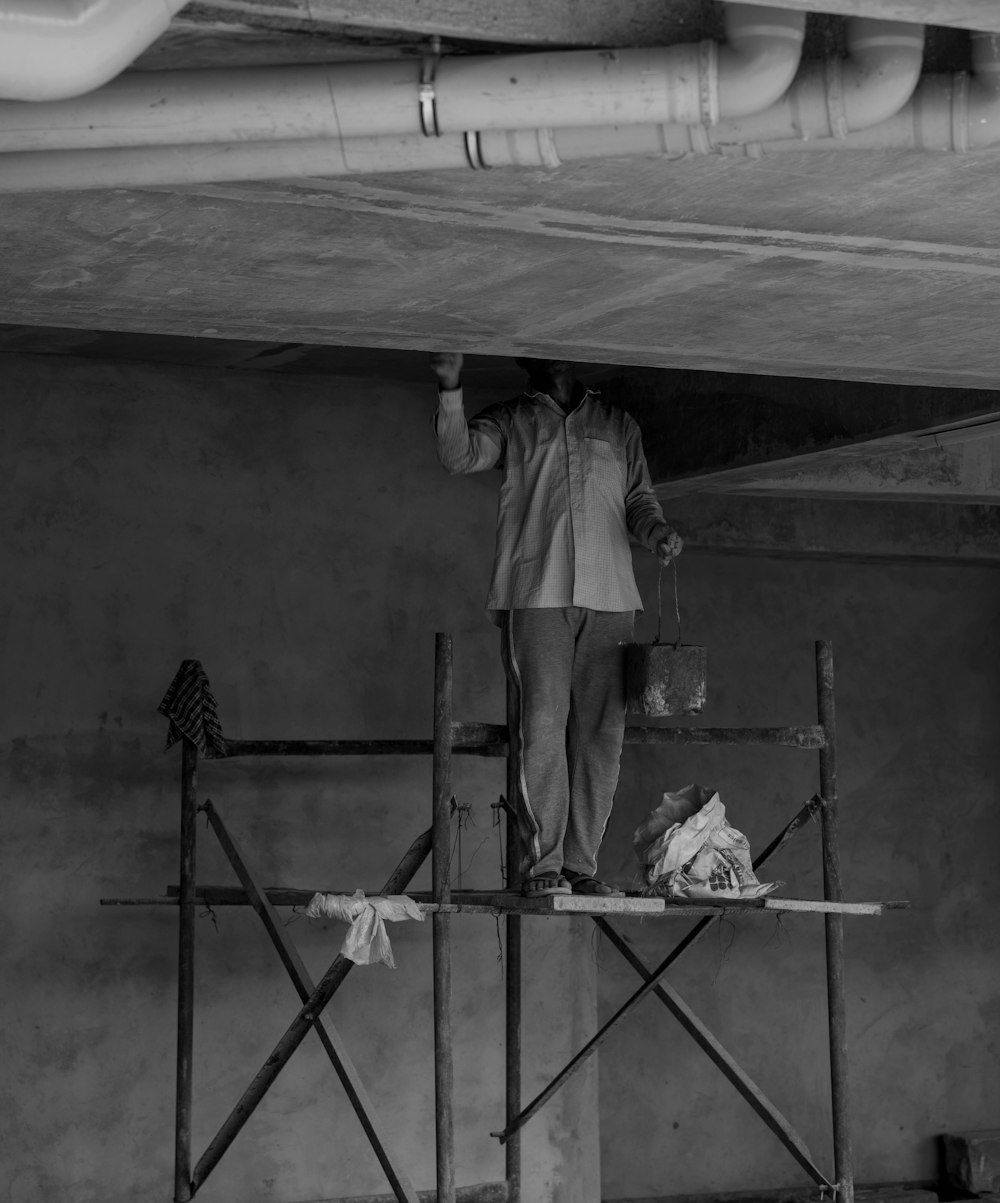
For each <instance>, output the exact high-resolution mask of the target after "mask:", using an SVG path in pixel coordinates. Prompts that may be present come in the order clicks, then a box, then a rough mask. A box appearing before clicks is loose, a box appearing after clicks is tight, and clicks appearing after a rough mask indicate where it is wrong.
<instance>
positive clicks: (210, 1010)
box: [0, 357, 599, 1203]
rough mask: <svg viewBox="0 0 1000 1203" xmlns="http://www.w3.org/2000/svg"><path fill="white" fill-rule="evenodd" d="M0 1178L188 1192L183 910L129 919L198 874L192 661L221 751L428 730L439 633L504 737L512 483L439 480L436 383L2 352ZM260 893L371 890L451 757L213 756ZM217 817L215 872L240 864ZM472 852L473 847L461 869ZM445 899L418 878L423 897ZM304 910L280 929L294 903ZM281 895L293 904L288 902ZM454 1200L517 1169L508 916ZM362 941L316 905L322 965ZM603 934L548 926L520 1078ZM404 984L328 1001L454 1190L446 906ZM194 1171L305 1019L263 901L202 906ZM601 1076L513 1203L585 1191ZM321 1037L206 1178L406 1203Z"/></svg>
mask: <svg viewBox="0 0 1000 1203" xmlns="http://www.w3.org/2000/svg"><path fill="white" fill-rule="evenodd" d="M4 377H5V387H4V405H3V408H2V414H0V422H2V424H3V427H4V429H3V439H2V443H3V448H4V451H3V463H2V465H0V480H2V481H3V499H2V513H0V517H2V527H3V537H4V563H3V573H2V576H3V580H4V582H5V586H6V588H5V590H4V592H5V594H6V599H5V604H4V609H3V632H4V638H3V661H2V668H0V688H2V690H3V704H2V714H3V725H4V731H3V748H4V757H3V767H2V777H0V781H2V786H0V789H2V797H3V798H4V829H3V840H2V849H3V868H2V871H0V891H2V906H3V914H4V916H5V920H4V934H3V939H2V940H0V950H2V951H0V955H2V960H3V967H2V970H0V977H2V980H3V982H4V990H3V996H4V999H5V1000H6V1001H5V1010H4V1015H3V1022H2V1023H0V1045H2V1048H3V1051H2V1053H0V1062H2V1064H3V1065H4V1067H5V1069H4V1073H3V1074H2V1075H0V1098H2V1101H0V1109H2V1113H3V1115H4V1117H5V1120H4V1124H3V1125H2V1130H0V1142H2V1145H3V1149H2V1155H0V1166H2V1171H0V1180H2V1182H3V1189H2V1193H3V1196H4V1198H5V1199H9V1200H10V1203H42V1201H43V1200H60V1201H65V1203H88V1201H90V1200H98V1199H100V1200H101V1203H126V1201H127V1203H144V1201H146V1200H149V1201H150V1203H153V1201H154V1200H155V1201H159V1200H167V1199H169V1198H171V1197H172V1190H173V1135H172V1125H173V1074H174V1068H173V1065H174V1056H175V1024H176V1020H175V1001H174V999H175V989H176V988H175V975H176V915H175V913H174V912H173V911H172V910H170V909H168V908H166V907H162V908H154V907H141V908H140V907H133V908H120V907H119V908H110V907H101V906H99V905H98V899H100V898H102V897H107V896H150V895H156V894H161V893H163V892H164V889H165V887H166V885H167V884H168V883H170V882H176V880H177V816H178V797H179V795H178V773H179V759H178V752H177V749H176V748H175V749H174V750H172V751H171V752H170V753H169V754H166V755H164V752H163V745H164V739H165V735H166V725H165V721H164V720H163V718H161V717H160V716H159V715H158V714H157V713H156V707H157V705H158V703H159V701H160V699H161V697H162V696H163V693H164V691H165V689H166V687H167V686H168V684H169V683H170V680H171V678H172V677H173V674H174V672H175V670H176V669H177V666H178V664H179V662H180V660H181V659H182V658H184V657H196V658H199V659H201V660H202V662H203V663H204V665H205V668H206V670H207V672H208V674H209V677H210V680H211V683H212V686H213V690H214V692H215V693H216V696H217V698H218V702H219V708H220V714H221V717H222V721H223V726H224V729H225V731H226V732H227V733H228V734H230V735H234V736H246V737H254V736H256V737H260V738H278V737H282V736H285V737H289V738H294V737H303V738H304V737H310V736H313V737H324V736H325V737H331V738H334V737H341V738H411V737H412V738H426V737H428V736H429V735H430V731H431V710H432V685H433V652H434V632H435V631H437V630H447V631H451V632H452V633H453V634H454V637H455V657H456V703H455V712H456V717H462V718H466V719H481V720H484V721H494V722H498V721H503V716H504V702H503V679H502V671H501V669H500V667H499V657H498V655H497V638H496V634H495V632H494V630H493V629H492V628H491V627H490V626H489V625H488V623H486V621H485V619H484V618H483V616H482V600H483V597H484V593H485V584H486V574H487V570H488V565H489V559H490V549H489V531H490V529H491V527H492V520H493V519H492V515H493V510H494V495H493V492H492V491H491V488H490V485H489V483H488V482H486V481H478V482H469V481H453V480H450V479H449V478H448V477H447V476H446V475H445V473H444V472H443V471H442V470H441V468H440V466H439V465H438V463H437V460H436V457H435V454H434V449H433V442H432V439H431V432H430V424H429V423H430V414H431V411H432V410H433V406H434V389H433V387H432V385H431V383H430V377H429V378H428V386H427V387H426V388H423V389H420V390H419V391H418V390H416V389H407V388H404V387H403V386H391V385H382V384H377V383H373V382H371V381H357V380H335V381H321V380H318V379H316V378H309V379H298V380H291V379H262V378H260V377H257V376H250V375H244V374H239V373H231V374H225V373H209V372H198V371H183V370H174V371H171V370H167V369H163V368H154V367H146V366H141V367H140V366H128V367H120V368H119V367H116V366H113V365H109V364H106V363H103V364H98V363H88V362H85V361H82V360H76V361H74V360H67V359H24V360H18V359H15V358H14V357H7V358H6V359H5V361H4ZM199 784H200V788H201V791H202V796H206V795H207V796H210V797H211V798H212V800H213V801H214V802H215V804H216V806H217V808H218V810H219V811H220V812H221V814H222V815H223V817H224V819H225V820H226V822H227V823H228V824H229V826H230V827H231V829H232V831H233V833H234V834H235V835H236V837H237V838H238V839H239V840H240V842H241V843H242V844H243V846H244V848H245V850H246V852H247V854H248V855H249V856H251V857H252V858H253V860H254V862H255V864H256V867H257V869H258V871H259V872H260V874H261V876H262V878H263V879H264V881H265V882H266V883H267V884H287V885H293V886H303V887H312V888H332V889H347V890H353V889H354V888H355V887H358V886H360V887H362V888H365V889H368V890H373V891H374V890H377V889H378V888H379V887H380V885H381V883H382V882H383V880H384V879H385V877H386V876H388V873H389V871H390V870H391V869H392V867H393V866H394V865H395V864H396V863H397V861H398V860H399V859H400V857H401V856H402V854H403V852H404V851H405V850H406V848H407V847H408V846H409V844H410V843H411V841H412V840H413V839H414V838H415V837H416V835H417V834H419V832H421V831H423V830H424V829H425V828H426V827H427V826H429V822H430V813H431V770H430V758H429V757H427V758H421V759H410V758H401V757H395V758H391V759H389V758H383V759H374V758H370V759H352V760H338V761H301V760H298V761H286V762H281V763H279V762H276V761H268V762H264V763H244V762H242V761H240V762H231V763H223V764H220V763H215V764H212V763H210V762H208V763H205V764H204V765H203V768H202V770H201V772H200V773H199ZM455 788H456V792H457V793H458V796H459V797H460V798H461V799H462V800H463V801H466V802H469V803H471V804H472V806H473V820H474V823H475V826H474V827H470V829H469V830H468V831H467V832H465V833H464V835H463V859H464V861H465V862H466V865H465V868H466V874H465V881H466V882H467V883H468V884H470V885H479V886H493V885H496V884H497V882H498V863H499V850H498V839H497V834H496V832H494V831H493V830H492V828H491V819H492V811H491V810H490V804H491V803H493V802H495V801H496V799H497V796H498V795H499V793H500V792H501V791H502V790H503V788H504V771H503V762H502V761H475V762H470V758H465V760H464V761H462V762H460V764H459V766H458V769H457V772H456V776H455ZM214 842H215V841H214V837H213V835H212V833H211V832H210V831H207V830H205V829H204V827H201V834H200V837H199V860H200V864H199V879H200V880H201V881H202V882H222V883H227V884H229V883H233V884H234V883H235V878H234V877H233V876H232V873H231V871H230V869H229V867H228V865H227V864H226V863H225V862H224V860H223V859H222V857H221V854H220V853H219V852H218V851H217V849H216V848H215V847H214V846H213V845H214ZM474 854H475V859H474V860H473V859H472V857H473V855H474ZM428 887H429V872H427V871H425V872H423V873H422V874H421V876H420V877H419V878H418V880H417V882H416V883H415V887H414V888H428ZM286 913H289V912H286ZM289 914H290V913H289ZM454 928H455V941H456V948H455V971H454V995H455V1027H456V1053H455V1059H456V1062H455V1080H456V1104H457V1119H456V1122H457V1153H456V1160H457V1180H458V1183H459V1185H468V1184H471V1183H476V1182H484V1181H496V1180H499V1179H501V1178H502V1177H503V1173H504V1155H503V1150H502V1148H501V1147H500V1145H499V1144H498V1142H497V1141H496V1140H495V1139H493V1138H491V1137H490V1135H489V1133H490V1131H491V1130H492V1129H496V1128H499V1127H502V1126H503V1098H502V1093H503V1085H502V1084H503V970H502V966H501V965H500V964H499V963H498V939H497V928H496V925H495V923H494V921H493V920H492V919H491V918H489V917H484V918H477V917H472V918H468V919H466V920H462V921H456V922H455V924H454ZM345 930H346V929H345V928H344V927H343V925H341V924H337V923H330V924H324V923H316V924H313V923H311V922H309V921H307V920H305V919H300V920H298V921H297V922H295V923H294V924H293V926H292V928H291V934H292V936H293V938H294V940H295V942H296V943H297V944H298V945H299V946H300V948H301V950H302V953H303V956H304V958H305V960H306V962H307V964H308V966H309V968H310V971H311V972H312V973H313V974H314V975H315V976H318V975H319V974H320V973H321V972H322V971H323V969H324V968H325V967H326V965H327V964H329V962H330V961H331V960H332V959H333V957H334V956H335V955H336V953H337V951H338V949H339V947H340V944H341V941H342V939H343V934H344V932H345ZM588 936H589V926H587V925H585V921H583V920H574V921H573V922H572V923H569V924H566V923H561V922H555V921H545V922H538V923H536V924H534V925H532V926H531V928H530V930H529V932H528V939H527V947H526V951H525V959H526V964H527V965H528V966H529V967H530V969H529V972H528V974H527V977H528V982H527V987H526V996H525V1008H526V1012H525V1013H526V1033H525V1045H526V1073H525V1092H526V1097H531V1095H530V1094H528V1092H529V1091H530V1092H531V1093H532V1094H533V1093H535V1092H537V1090H538V1089H539V1088H540V1086H541V1085H542V1084H543V1083H544V1082H545V1081H546V1080H547V1078H548V1077H549V1076H551V1072H554V1070H555V1069H556V1068H557V1067H558V1066H559V1065H560V1064H561V1063H562V1062H563V1061H564V1060H566V1059H568V1057H569V1055H570V1052H571V1050H572V1049H573V1048H574V1047H576V1046H577V1045H579V1044H580V1043H581V1042H582V1041H583V1039H584V1038H585V1036H586V1034H587V1033H588V1032H590V1031H591V1030H592V1029H593V1025H594V1015H595V994H594V977H595V967H594V965H593V962H592V960H591V959H590V958H589V957H588V955H587V947H588V946H587V944H586V939H587V938H588ZM391 939H392V943H393V948H394V952H395V956H396V961H397V964H398V968H397V969H396V970H395V971H394V972H393V971H391V970H389V969H387V968H385V967H384V966H375V967H371V968H358V969H356V970H355V971H354V972H353V973H352V975H351V977H350V978H349V980H348V981H347V983H346V984H345V986H344V987H343V989H342V990H341V991H340V993H339V994H338V995H337V996H336V998H335V1000H334V1002H333V1003H332V1005H331V1014H332V1016H333V1018H334V1020H335V1022H336V1023H337V1025H338V1026H339V1028H340V1030H341V1032H342V1034H343V1036H344V1037H345V1039H346V1041H347V1044H348V1047H349V1049H350V1050H351V1052H352V1053H353V1056H354V1058H355V1061H356V1063H357V1066H358V1069H359V1071H360V1073H361V1074H362V1076H363V1078H364V1080H365V1082H366V1084H367V1086H368V1089H369V1092H370V1094H371V1095H372V1097H373V1099H374V1100H375V1102H376V1105H377V1106H378V1108H379V1110H380V1113H381V1115H382V1118H383V1120H384V1123H385V1126H386V1127H387V1129H388V1131H389V1133H390V1135H391V1137H392V1139H393V1141H394V1143H395V1145H396V1146H397V1147H398V1149H399V1152H400V1161H401V1162H402V1164H403V1166H404V1167H405V1168H406V1169H407V1170H408V1171H409V1173H410V1175H411V1177H412V1179H413V1181H414V1183H415V1185H416V1186H417V1188H418V1189H423V1188H428V1187H432V1186H433V1185H434V1164H435V1163H434V1107H433V1063H432V1055H431V1032H432V1022H431V955H430V953H431V933H430V924H429V923H427V924H424V925H418V924H416V923H406V924H397V925H394V926H393V927H392V928H391ZM198 940H199V943H198V953H197V957H198V959H197V979H196V1000H197V1008H198V1009H197V1017H196V1029H195V1053H196V1068H195V1083H194V1137H193V1142H194V1147H195V1155H196V1156H198V1155H200V1153H201V1151H202V1150H203V1149H204V1147H205V1144H206V1143H207V1141H208V1140H209V1139H210V1138H211V1136H212V1135H213V1134H214V1132H215V1130H216V1129H217V1127H218V1125H219V1124H220V1123H221V1121H222V1120H223V1119H224V1118H225V1116H226V1115H227V1114H228V1111H229V1110H230V1108H231V1107H232V1106H233V1105H234V1104H235V1102H236V1101H237V1099H238V1098H239V1096H240V1093H241V1092H242V1090H243V1088H244V1087H245V1085H246V1084H247V1083H248V1082H249V1080H250V1078H251V1076H252V1075H253V1073H254V1072H256V1070H257V1069H258V1068H259V1067H260V1065H261V1064H262V1063H263V1061H264V1059H265V1057H266V1056H267V1055H268V1054H269V1053H270V1052H271V1050H272V1048H273V1047H274V1045H275V1043H276V1042H277V1040H278V1038H279V1037H280V1036H281V1034H282V1033H283V1032H284V1030H285V1027H286V1026H287V1024H288V1023H289V1022H290V1021H291V1019H292V1018H293V1016H294V1015H295V1013H296V1011H297V1010H298V1005H299V1004H298V999H297V997H296V995H295V994H294V992H293V990H292V987H291V985H290V983H289V982H288V981H287V978H286V977H285V974H284V970H283V969H282V967H281V965H280V963H279V962H278V960H277V958H276V956H275V955H274V952H273V950H272V948H271V946H270V944H269V943H268V941H267V939H266V936H265V935H264V933H263V929H261V928H260V925H259V923H258V921H257V919H256V916H254V915H253V914H252V912H250V911H248V910H242V909H239V910H237V909H228V910H222V909H220V910H218V911H217V912H216V914H215V916H214V917H211V916H205V917H203V918H202V919H201V920H200V922H199V923H198ZM596 1084H597V1078H596V1073H590V1074H588V1075H587V1076H586V1077H585V1078H584V1079H583V1080H582V1081H581V1082H580V1083H579V1084H578V1085H577V1086H575V1087H574V1088H573V1089H572V1090H571V1091H570V1092H568V1093H567V1094H566V1096H565V1097H564V1098H562V1099H560V1100H559V1101H558V1102H556V1103H555V1104H553V1108H552V1109H551V1110H550V1111H547V1112H546V1115H545V1116H544V1117H543V1118H540V1119H539V1120H537V1121H535V1122H534V1123H533V1124H532V1125H531V1127H530V1128H529V1130H528V1131H526V1133H525V1146H526V1150H525V1152H526V1165H525V1176H526V1196H527V1198H528V1199H530V1200H538V1201H541V1200H549V1199H555V1200H560V1201H565V1203H594V1200H596V1199H597V1198H598V1189H599V1185H598V1184H599V1168H598V1164H599V1163H598V1156H599V1141H598V1134H597V1111H596ZM387 1189H388V1188H387V1186H386V1184H385V1179H384V1177H383V1175H382V1173H381V1171H380V1169H379V1166H378V1164H377V1162H376V1161H375V1158H374V1155H373V1154H372V1153H371V1151H370V1149H369V1147H368V1145H367V1142H366V1141H365V1138H364V1136H363V1134H362V1131H361V1128H360V1126H359V1124H358V1122H357V1120H356V1119H355V1117H354V1115H353V1112H352V1111H351V1109H350V1106H349V1104H348V1103H347V1101H346V1099H345V1096H344V1094H343V1091H342V1090H341V1088H340V1085H339V1083H338V1082H337V1080H336V1078H335V1077H334V1074H333V1070H332V1068H331V1067H330V1065H329V1063H328V1062H327V1060H326V1058H325V1056H324V1054H323V1053H322V1050H321V1048H320V1046H319V1043H318V1041H315V1040H314V1039H313V1038H312V1037H310V1038H309V1039H308V1040H307V1042H306V1043H305V1044H304V1045H303V1046H302V1047H301V1048H300V1050H299V1051H298V1053H297V1054H296V1056H295V1057H294V1058H293V1060H292V1061H291V1062H290V1064H289V1065H288V1067H287V1068H286V1069H285V1070H284V1071H283V1073H282V1074H281V1076H280V1077H279V1078H278V1080H277V1082H276V1084H275V1086H274V1088H273V1089H272V1092H271V1093H270V1094H269V1095H268V1097H267V1098H266V1099H265V1101H264V1103H263V1104H262V1105H261V1108H260V1110H259V1112H258V1113H257V1114H256V1115H255V1116H254V1117H253V1118H252V1119H251V1120H250V1122H249V1123H248V1125H247V1127H246V1128H245V1129H244V1131H243V1133H242V1134H241V1135H240V1137H238V1139H237V1142H236V1143H235V1144H234V1145H233V1147H232V1148H231V1150H230V1151H229V1153H228V1154H227V1155H226V1157H225V1158H224V1159H223V1161H222V1162H221V1163H220V1165H219V1167H218V1169H217V1170H216V1171H215V1173H214V1175H213V1176H212V1177H211V1178H210V1179H209V1180H208V1182H207V1183H206V1185H205V1187H204V1188H203V1190H202V1191H201V1192H200V1194H199V1196H198V1197H199V1198H200V1199H204V1200H206V1203H235V1201H237V1200H238V1201H239V1203H257V1201H265V1200H276V1201H279V1203H298V1201H301V1200H317V1199H325V1198H332V1197H337V1196H345V1195H358V1194H367V1193H373V1192H382V1191H385V1190H387Z"/></svg>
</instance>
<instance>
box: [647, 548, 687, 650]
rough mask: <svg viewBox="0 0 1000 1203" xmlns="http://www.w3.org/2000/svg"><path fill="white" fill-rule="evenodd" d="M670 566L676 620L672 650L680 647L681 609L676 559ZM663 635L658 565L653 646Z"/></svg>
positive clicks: (661, 592)
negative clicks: (672, 576) (672, 574)
mask: <svg viewBox="0 0 1000 1203" xmlns="http://www.w3.org/2000/svg"><path fill="white" fill-rule="evenodd" d="M670 566H671V567H672V568H673V570H674V614H675V616H676V618H677V638H676V639H675V640H674V650H675V651H676V650H677V648H679V647H680V645H681V607H680V602H679V601H678V598H677V557H676V556H674V558H673V559H672V560H671V561H670ZM662 633H663V565H662V564H660V566H659V571H658V573H657V576H656V638H655V639H654V640H653V644H654V645H656V644H658V643H659V642H660V636H661V635H662Z"/></svg>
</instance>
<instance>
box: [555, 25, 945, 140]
mask: <svg viewBox="0 0 1000 1203" xmlns="http://www.w3.org/2000/svg"><path fill="white" fill-rule="evenodd" d="M845 40H846V50H847V53H846V56H845V57H839V56H831V57H829V58H827V59H825V60H819V61H814V62H804V63H803V64H802V66H801V67H800V69H799V72H798V74H797V75H796V77H795V80H794V82H793V83H792V85H791V87H790V88H789V89H788V91H787V92H786V93H785V94H784V96H782V97H781V98H780V99H779V100H778V101H777V102H776V103H775V104H773V105H771V106H769V107H768V108H766V109H764V110H763V111H762V112H757V113H755V114H752V115H751V116H749V117H746V118H743V119H741V120H734V121H723V122H720V123H719V124H718V125H716V126H714V127H709V126H706V125H703V124H697V125H687V126H683V125H658V126H650V125H635V126H632V127H630V128H628V129H617V130H615V131H614V136H615V141H614V144H613V143H612V140H611V138H609V136H608V134H607V132H606V131H601V130H597V129H590V130H557V131H555V139H554V141H555V152H556V155H557V157H558V158H559V160H560V161H562V162H571V161H573V160H576V159H588V158H592V157H593V156H594V153H595V150H598V149H599V148H603V150H602V152H601V153H603V154H605V155H614V154H661V155H662V154H665V155H668V156H675V157H676V156H683V155H689V154H713V153H718V152H720V151H725V150H728V149H729V148H730V147H733V148H745V151H746V153H748V154H754V153H755V152H756V153H760V151H759V146H758V144H759V143H761V142H764V141H778V140H782V141H784V140H788V141H789V144H790V145H792V146H794V145H798V144H799V142H801V141H806V140H808V139H817V138H821V139H827V138H831V137H834V138H838V139H842V138H844V137H846V136H847V134H848V133H849V132H850V131H852V130H861V129H865V128H867V127H869V126H872V125H875V124H877V123H879V122H882V121H884V120H886V119H887V118H888V117H891V116H892V115H893V114H894V113H895V112H897V111H898V110H899V109H900V108H902V106H903V105H905V104H906V102H907V101H908V100H909V99H910V97H911V96H912V94H913V91H914V89H915V88H916V86H917V84H918V82H919V80H920V69H921V64H922V60H923V48H924V31H923V27H922V26H919V25H908V24H903V23H902V22H899V21H877V20H872V19H869V18H864V17H857V18H851V19H849V20H848V21H847V23H846V39H845Z"/></svg>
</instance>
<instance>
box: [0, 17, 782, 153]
mask: <svg viewBox="0 0 1000 1203" xmlns="http://www.w3.org/2000/svg"><path fill="white" fill-rule="evenodd" d="M725 29H726V41H725V43H724V44H722V45H717V44H716V43H715V42H711V41H704V42H699V43H688V44H683V45H678V46H669V47H665V48H661V49H642V50H594V51H591V50H583V51H580V50H574V51H563V52H558V53H548V52H546V53H534V54H519V55H477V56H468V57H464V56H456V57H452V58H441V57H439V56H431V57H428V58H425V59H424V60H423V62H422V63H421V62H416V61H413V60H400V61H398V62H385V63H346V64H340V65H336V64H334V65H330V66H305V67H261V68H253V67H245V68H230V69H228V70H200V71H199V70H186V71H143V72H133V73H131V74H125V75H122V76H120V77H119V78H118V79H116V80H114V81H113V82H112V83H110V84H108V85H107V87H104V88H102V89H100V90H99V91H97V92H94V93H92V94H91V95H89V96H85V97H82V98H80V99H77V100H74V101H72V102H62V103H49V104H42V105H38V106H24V105H20V104H11V103H3V102H0V151H22V150H24V151H47V150H82V149H89V148H110V147H124V146H156V145H171V144H178V145H192V144H204V143H210V142H227V143H228V142H244V141H246V142H254V141H268V140H271V139H287V138H336V139H348V138H366V137H381V136H384V135H399V134H421V133H423V134H425V135H428V136H437V135H441V134H449V133H457V134H464V132H465V131H466V130H470V129H472V130H493V129H500V130H506V129H520V128H525V127H529V126H543V127H559V128H565V127H570V126H590V125H598V126H600V125H619V124H626V125H627V124H630V123H633V122H679V123H682V124H685V123H689V122H700V123H703V124H705V125H714V124H716V123H717V122H718V121H719V120H721V119H726V118H739V117H745V116H746V115H747V114H749V113H753V112H755V111H756V110H758V109H760V108H765V107H767V106H768V105H771V104H773V103H774V102H775V101H776V100H777V99H778V98H779V97H780V96H781V95H782V93H783V92H784V91H785V90H786V89H787V87H788V85H789V84H790V83H791V81H792V79H793V78H794V76H795V73H796V71H797V69H798V65H799V59H800V56H801V51H802V40H803V37H804V32H805V14H804V13H798V12H793V11H789V10H786V9H780V8H762V7H758V6H755V5H744V4H730V5H727V6H726V9H725Z"/></svg>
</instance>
